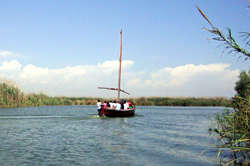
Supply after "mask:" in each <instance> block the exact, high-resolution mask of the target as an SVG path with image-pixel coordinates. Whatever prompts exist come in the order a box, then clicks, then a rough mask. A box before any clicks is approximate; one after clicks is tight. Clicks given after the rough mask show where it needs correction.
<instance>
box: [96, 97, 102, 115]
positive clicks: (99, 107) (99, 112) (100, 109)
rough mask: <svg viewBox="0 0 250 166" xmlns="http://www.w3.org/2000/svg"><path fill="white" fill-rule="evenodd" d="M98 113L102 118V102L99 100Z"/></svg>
mask: <svg viewBox="0 0 250 166" xmlns="http://www.w3.org/2000/svg"><path fill="white" fill-rule="evenodd" d="M97 112H98V115H99V116H101V112H102V103H101V102H100V100H99V99H98V100H97Z"/></svg>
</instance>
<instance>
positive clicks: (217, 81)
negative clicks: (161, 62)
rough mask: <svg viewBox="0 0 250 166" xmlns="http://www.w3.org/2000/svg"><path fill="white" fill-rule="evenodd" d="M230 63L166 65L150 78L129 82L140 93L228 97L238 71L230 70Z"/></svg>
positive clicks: (135, 79)
mask: <svg viewBox="0 0 250 166" xmlns="http://www.w3.org/2000/svg"><path fill="white" fill-rule="evenodd" d="M229 66H230V64H209V65H196V66H195V65H193V64H187V65H185V66H178V67H175V68H169V67H166V68H164V69H162V70H159V71H157V72H154V73H152V74H151V75H150V77H147V78H146V77H145V76H141V77H140V78H138V77H137V78H134V79H131V80H130V81H128V84H127V85H128V87H129V88H131V90H132V91H137V92H138V93H140V94H138V95H139V96H148V95H150V96H215V95H216V96H228V95H233V94H234V85H235V82H236V81H237V76H238V75H239V72H240V71H239V70H229V69H227V68H228V67H229Z"/></svg>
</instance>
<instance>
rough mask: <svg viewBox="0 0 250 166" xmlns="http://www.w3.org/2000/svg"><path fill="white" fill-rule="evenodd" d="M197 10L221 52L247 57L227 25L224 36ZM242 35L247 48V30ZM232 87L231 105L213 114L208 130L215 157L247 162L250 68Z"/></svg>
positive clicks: (249, 158) (227, 161) (233, 162)
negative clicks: (205, 21) (213, 142)
mask: <svg viewBox="0 0 250 166" xmlns="http://www.w3.org/2000/svg"><path fill="white" fill-rule="evenodd" d="M249 2H250V1H249ZM197 8H198V7H197ZM198 10H199V12H200V13H201V15H202V16H203V17H204V18H205V19H206V20H207V21H208V23H209V24H210V25H211V26H212V28H211V29H206V28H204V29H205V30H207V31H208V32H210V33H212V34H213V35H216V37H213V38H212V39H214V40H216V41H220V42H223V44H222V45H224V46H225V50H224V51H223V52H222V54H223V53H225V52H226V51H228V52H227V53H228V54H231V53H234V54H241V55H240V56H239V58H242V57H243V58H244V61H246V60H248V59H249V57H250V53H249V52H248V51H247V50H246V49H243V48H242V47H240V46H239V45H238V44H237V42H236V40H235V39H234V38H233V36H232V33H231V29H230V28H226V29H227V32H228V35H224V34H223V32H222V31H221V29H218V28H216V27H214V26H213V25H212V23H211V22H210V21H209V20H208V18H207V17H206V16H205V15H204V13H203V12H202V11H201V10H200V9H199V8H198ZM241 34H242V35H241V37H244V41H245V42H246V46H247V47H249V46H250V40H249V37H250V33H249V32H241ZM234 89H235V90H236V91H237V94H236V95H235V96H234V97H233V98H232V100H231V105H232V107H233V108H232V109H225V110H224V111H223V112H222V113H219V114H216V115H215V121H214V122H213V123H212V124H211V125H212V126H211V128H210V129H209V132H210V134H212V135H215V136H217V140H218V145H217V147H218V149H219V152H218V156H220V157H221V159H222V160H223V163H224V164H225V165H250V70H249V71H248V73H247V72H246V71H242V72H241V73H240V75H239V81H237V82H236V86H235V88H234Z"/></svg>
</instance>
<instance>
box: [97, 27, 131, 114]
mask: <svg viewBox="0 0 250 166" xmlns="http://www.w3.org/2000/svg"><path fill="white" fill-rule="evenodd" d="M120 35H121V40H120V59H119V78H118V88H108V87H98V89H108V90H117V92H118V97H117V101H120V92H124V93H126V94H128V95H130V94H129V93H128V92H126V91H124V90H122V89H121V88H120V85H121V62H122V30H121V32H120ZM102 109H103V110H102V113H103V114H104V115H105V116H108V117H128V116H133V115H134V114H135V106H134V105H133V107H132V108H131V109H125V110H122V109H120V110H116V109H113V108H102Z"/></svg>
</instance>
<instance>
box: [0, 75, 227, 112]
mask: <svg viewBox="0 0 250 166" xmlns="http://www.w3.org/2000/svg"><path fill="white" fill-rule="evenodd" d="M97 99H100V100H101V101H102V102H104V101H113V100H116V99H115V98H96V97H50V96H48V95H46V94H44V93H39V94H36V93H30V94H25V93H24V92H22V91H21V90H20V89H19V88H18V86H17V84H16V83H15V82H14V81H12V80H9V79H6V78H0V107H32V106H46V105H96V101H97ZM125 99H126V100H130V101H131V102H132V103H134V104H135V105H137V106H229V104H230V101H229V100H228V99H226V98H224V97H211V98H195V97H186V98H185V97H138V98H125Z"/></svg>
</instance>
